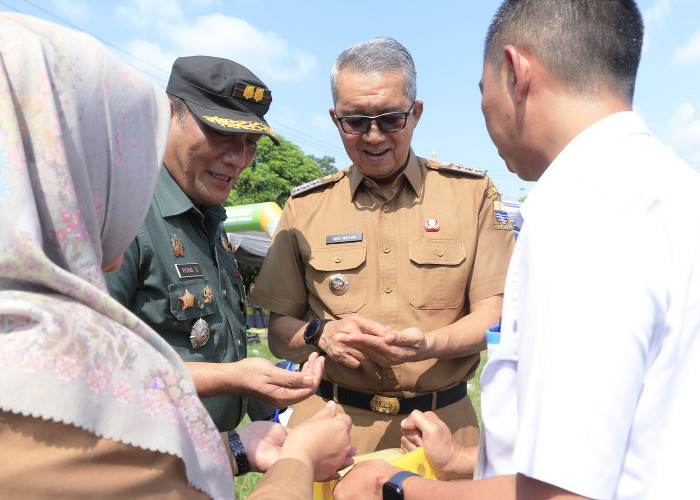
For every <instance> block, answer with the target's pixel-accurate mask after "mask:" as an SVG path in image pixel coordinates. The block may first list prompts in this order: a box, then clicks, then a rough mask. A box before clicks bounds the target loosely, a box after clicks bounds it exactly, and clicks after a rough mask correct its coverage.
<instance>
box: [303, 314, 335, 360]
mask: <svg viewBox="0 0 700 500" xmlns="http://www.w3.org/2000/svg"><path fill="white" fill-rule="evenodd" d="M329 321H331V320H330V319H315V320H313V321H311V322H310V323H309V324H308V325H306V330H304V342H306V345H309V346H311V347H313V348H314V349H315V350H316V351H317V352H318V353H319V354H321V355H322V356H325V355H326V353H325V352H323V349H321V348H320V347H319V346H318V339H320V338H321V334H322V333H323V328H324V327H325V326H326V323H328V322H329Z"/></svg>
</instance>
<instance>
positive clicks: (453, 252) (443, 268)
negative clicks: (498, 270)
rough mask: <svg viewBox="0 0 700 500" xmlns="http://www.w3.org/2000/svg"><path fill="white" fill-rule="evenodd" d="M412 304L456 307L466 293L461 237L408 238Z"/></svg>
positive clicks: (465, 274)
mask: <svg viewBox="0 0 700 500" xmlns="http://www.w3.org/2000/svg"><path fill="white" fill-rule="evenodd" d="M408 256H409V259H410V261H411V266H410V283H411V296H410V298H411V305H413V307H415V308H416V309H455V308H457V307H460V306H461V305H462V304H463V302H464V300H465V297H466V288H467V266H466V249H465V248H464V240H462V239H445V240H438V239H422V240H414V241H409V243H408Z"/></svg>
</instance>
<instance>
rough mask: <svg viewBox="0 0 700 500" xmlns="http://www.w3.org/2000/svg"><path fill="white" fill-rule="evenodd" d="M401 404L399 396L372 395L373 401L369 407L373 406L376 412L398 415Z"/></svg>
mask: <svg viewBox="0 0 700 500" xmlns="http://www.w3.org/2000/svg"><path fill="white" fill-rule="evenodd" d="M400 406H401V405H400V404H399V400H398V399H397V398H390V397H387V396H372V401H370V402H369V407H370V408H372V411H373V412H374V413H381V414H383V415H397V414H398V413H399V408H400Z"/></svg>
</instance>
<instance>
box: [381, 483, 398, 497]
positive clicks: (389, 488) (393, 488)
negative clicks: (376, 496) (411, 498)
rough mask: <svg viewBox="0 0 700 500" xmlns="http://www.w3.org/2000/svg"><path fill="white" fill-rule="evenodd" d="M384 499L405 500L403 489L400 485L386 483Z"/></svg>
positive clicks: (383, 493)
mask: <svg viewBox="0 0 700 500" xmlns="http://www.w3.org/2000/svg"><path fill="white" fill-rule="evenodd" d="M382 498H383V499H384V500H403V489H402V488H401V486H399V485H398V484H394V483H391V482H389V483H384V487H383V488H382Z"/></svg>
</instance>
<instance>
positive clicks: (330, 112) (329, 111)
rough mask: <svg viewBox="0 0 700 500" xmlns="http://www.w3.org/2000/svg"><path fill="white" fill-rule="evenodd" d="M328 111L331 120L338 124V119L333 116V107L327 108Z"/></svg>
mask: <svg viewBox="0 0 700 500" xmlns="http://www.w3.org/2000/svg"><path fill="white" fill-rule="evenodd" d="M328 113H329V114H330V115H331V119H332V120H333V123H335V124H336V125H338V120H337V119H336V118H335V108H333V107H331V108H328Z"/></svg>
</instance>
